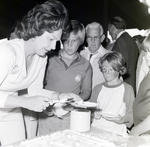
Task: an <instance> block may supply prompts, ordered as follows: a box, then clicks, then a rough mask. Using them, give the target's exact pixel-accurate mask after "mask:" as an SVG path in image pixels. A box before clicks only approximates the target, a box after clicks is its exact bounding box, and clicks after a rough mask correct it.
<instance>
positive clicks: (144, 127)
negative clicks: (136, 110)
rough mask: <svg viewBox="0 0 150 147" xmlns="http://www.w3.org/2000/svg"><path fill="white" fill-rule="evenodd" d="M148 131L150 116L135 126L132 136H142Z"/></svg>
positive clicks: (149, 128) (149, 129)
mask: <svg viewBox="0 0 150 147" xmlns="http://www.w3.org/2000/svg"><path fill="white" fill-rule="evenodd" d="M147 131H150V115H149V116H148V117H146V118H145V119H144V120H143V121H142V122H141V123H140V124H138V125H137V126H134V127H133V128H132V130H131V132H130V135H141V134H143V133H145V132H147Z"/></svg>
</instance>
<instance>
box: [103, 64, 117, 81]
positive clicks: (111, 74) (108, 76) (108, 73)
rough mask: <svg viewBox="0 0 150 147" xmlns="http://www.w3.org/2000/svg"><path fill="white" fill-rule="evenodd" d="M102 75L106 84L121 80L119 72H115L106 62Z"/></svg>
mask: <svg viewBox="0 0 150 147" xmlns="http://www.w3.org/2000/svg"><path fill="white" fill-rule="evenodd" d="M102 73H103V76H104V78H105V80H106V82H111V81H113V80H115V79H119V72H118V71H115V70H114V69H113V68H112V67H111V65H110V64H109V63H108V62H107V61H104V63H103V67H102Z"/></svg>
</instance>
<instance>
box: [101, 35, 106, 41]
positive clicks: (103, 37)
mask: <svg viewBox="0 0 150 147" xmlns="http://www.w3.org/2000/svg"><path fill="white" fill-rule="evenodd" d="M104 39H105V34H103V35H102V36H101V43H102V42H103V41H104Z"/></svg>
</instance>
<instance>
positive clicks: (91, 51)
mask: <svg viewBox="0 0 150 147" xmlns="http://www.w3.org/2000/svg"><path fill="white" fill-rule="evenodd" d="M104 39H105V35H104V31H103V28H102V26H101V25H100V24H99V23H97V22H92V23H90V24H88V25H87V26H86V42H87V44H88V47H85V49H84V50H82V51H81V52H80V54H81V55H82V56H83V57H84V58H85V59H87V60H89V61H90V63H91V65H92V68H93V79H92V88H93V87H94V86H96V85H97V84H100V83H103V82H104V81H105V80H104V77H103V75H102V73H101V71H100V69H99V64H98V61H99V59H100V58H101V57H102V56H103V55H104V54H105V53H107V52H108V51H107V50H106V49H105V48H104V47H103V46H102V44H101V43H102V42H103V41H104Z"/></svg>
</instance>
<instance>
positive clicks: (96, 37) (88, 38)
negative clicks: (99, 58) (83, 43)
mask: <svg viewBox="0 0 150 147" xmlns="http://www.w3.org/2000/svg"><path fill="white" fill-rule="evenodd" d="M93 39H94V41H98V40H99V39H100V36H94V37H91V36H87V40H88V41H93Z"/></svg>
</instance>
